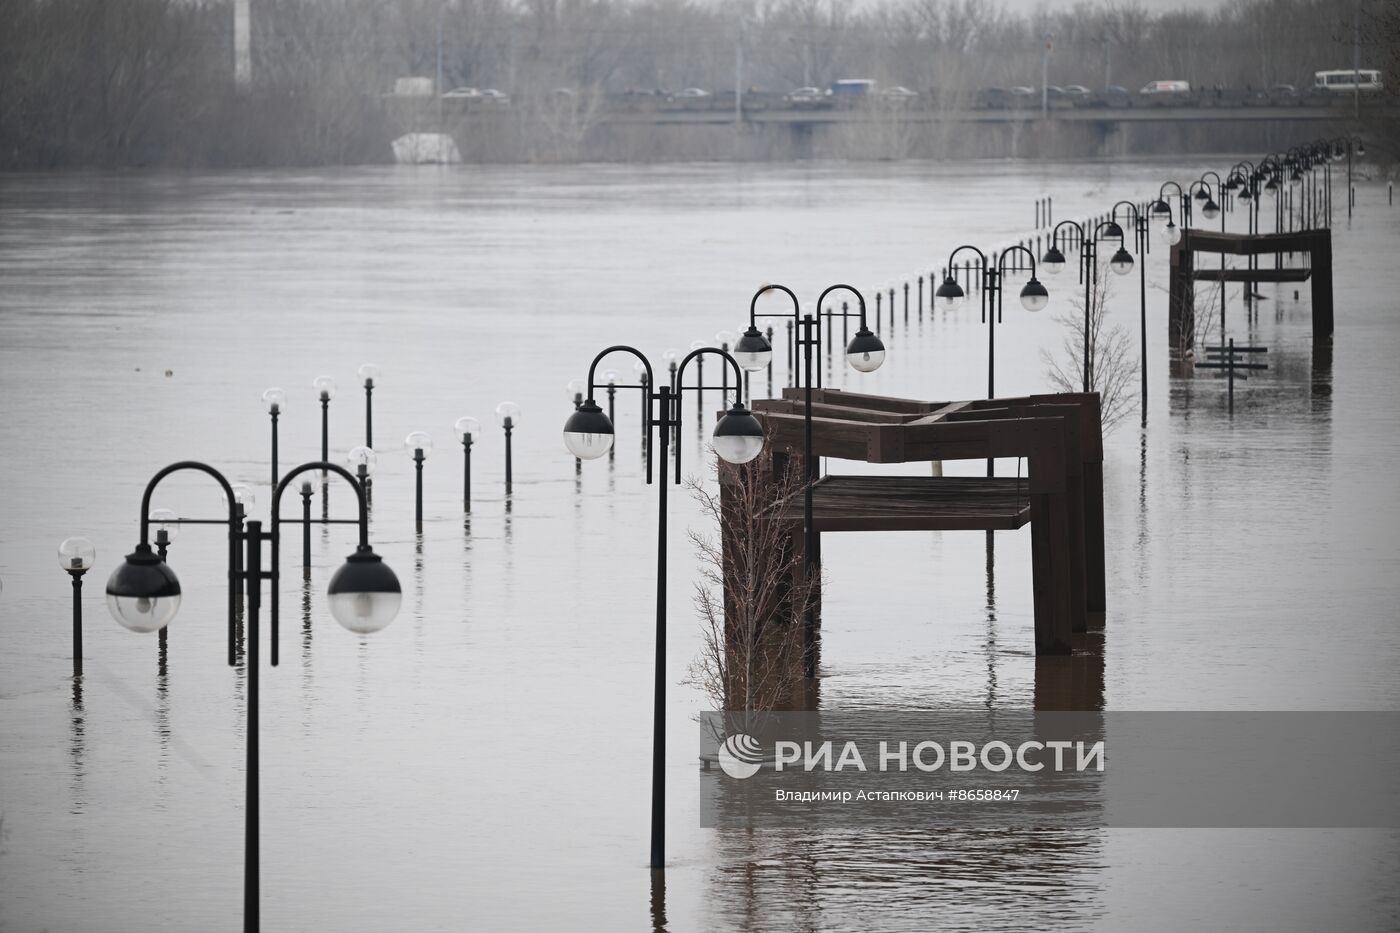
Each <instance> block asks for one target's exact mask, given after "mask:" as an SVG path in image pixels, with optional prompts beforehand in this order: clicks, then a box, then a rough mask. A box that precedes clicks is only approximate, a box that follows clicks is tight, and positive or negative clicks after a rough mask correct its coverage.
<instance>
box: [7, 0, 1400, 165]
mask: <svg viewBox="0 0 1400 933" xmlns="http://www.w3.org/2000/svg"><path fill="white" fill-rule="evenodd" d="M1357 10H1358V11H1359V14H1358V15H1359V16H1360V20H1359V21H1358V22H1356V23H1354V22H1353V13H1354V11H1353V8H1352V5H1351V4H1337V3H1335V2H1334V0H1236V2H1234V3H1233V4H1232V5H1230V6H1228V7H1226V8H1224V9H1222V10H1219V11H1215V12H1203V11H1183V10H1173V11H1164V12H1157V11H1151V10H1149V9H1148V8H1147V7H1146V6H1144V5H1141V4H1135V3H1126V2H1117V0H1099V2H1084V0H1081V2H1079V3H1076V4H1075V5H1073V6H1071V7H1061V6H1060V5H1049V6H1047V7H1046V8H1045V9H1043V10H1041V11H1040V12H1037V13H1034V14H1030V15H1014V14H1011V13H1008V12H1006V11H1005V10H1004V9H1002V8H1001V7H1000V6H998V5H997V4H996V3H995V2H993V0H885V2H882V3H876V4H874V5H870V6H854V5H852V4H850V3H849V2H846V0H714V2H708V3H700V2H693V0H251V13H252V20H251V21H252V37H251V50H252V80H251V84H250V85H249V86H247V87H246V88H240V87H237V86H235V82H234V77H233V73H234V67H233V41H234V40H233V29H234V26H233V20H234V13H233V0H102V2H95V0H0V24H3V28H0V167H3V168H9V169H21V168H61V167H84V166H93V167H125V166H145V165H161V166H175V167H179V166H211V167H218V166H234V165H313V164H345V163H363V162H375V161H384V160H385V159H387V158H388V151H389V149H388V142H389V140H390V139H392V137H393V136H394V135H395V134H396V133H397V132H398V131H400V130H401V129H402V126H400V125H398V124H397V123H396V116H395V113H394V112H393V109H392V108H391V107H389V106H388V104H387V102H386V98H385V95H386V94H387V93H388V92H389V91H390V90H391V89H392V88H393V86H394V81H395V79H396V78H399V77H406V76H425V77H430V78H432V79H434V80H435V81H436V80H437V79H438V77H439V69H440V74H441V82H442V88H443V89H444V90H445V89H448V88H452V87H457V86H474V87H479V88H484V87H495V88H500V89H502V90H504V91H506V92H507V93H509V94H510V95H511V97H512V101H513V102H512V107H513V108H515V109H516V110H517V111H518V115H519V120H518V121H517V123H518V124H519V125H518V126H517V127H516V128H515V130H514V131H513V132H515V133H516V134H517V135H518V136H519V137H520V138H519V139H516V140H514V143H515V145H513V146H512V147H511V148H510V150H509V151H510V152H511V153H513V154H514V157H521V158H531V159H541V160H548V159H561V158H568V157H569V156H570V153H571V152H574V151H576V148H577V147H576V146H570V145H567V144H562V143H561V138H563V139H564V142H565V143H567V142H568V141H570V140H572V141H574V142H576V141H577V139H578V138H579V137H581V136H582V135H583V134H585V133H586V132H587V131H588V130H589V127H590V126H591V124H592V121H593V120H594V118H595V117H596V114H597V111H598V109H599V107H598V101H599V100H600V99H601V98H602V97H603V96H604V95H606V94H619V93H625V92H628V91H633V92H654V91H658V90H660V91H667V90H676V89H680V88H685V87H699V88H704V89H707V90H713V91H724V90H729V91H732V90H733V89H734V88H735V87H736V82H742V84H741V86H742V87H744V88H745V89H764V90H770V91H788V90H791V89H793V88H796V87H803V86H816V87H823V86H826V85H829V84H830V83H831V82H832V81H834V80H836V79H839V78H853V77H855V78H871V79H874V80H876V81H878V82H880V83H881V84H884V85H895V84H898V85H904V86H907V87H910V88H914V89H916V90H936V91H938V92H939V94H940V95H941V96H948V95H957V94H959V93H968V94H970V93H972V92H974V91H976V90H977V89H979V88H985V87H1006V86H1011V85H1032V86H1034V85H1038V84H1040V76H1041V69H1042V62H1043V61H1044V62H1047V63H1048V77H1049V83H1051V84H1059V85H1067V84H1082V85H1086V86H1088V87H1091V88H1096V89H1099V88H1103V87H1104V86H1106V85H1109V84H1113V85H1120V86H1123V87H1127V88H1129V89H1130V90H1135V89H1136V88H1137V87H1139V86H1141V85H1143V84H1145V83H1146V82H1148V81H1152V80H1157V79H1183V80H1187V81H1190V82H1191V83H1192V84H1193V85H1198V86H1206V87H1211V86H1215V85H1220V86H1223V87H1233V88H1243V87H1255V88H1266V87H1269V86H1271V85H1275V84H1292V85H1295V86H1297V87H1298V88H1299V89H1300V90H1302V89H1305V88H1306V87H1307V86H1309V85H1311V83H1312V74H1313V72H1314V71H1319V70H1324V69H1332V68H1346V67H1350V65H1351V58H1352V48H1351V47H1352V39H1353V34H1354V27H1355V26H1358V25H1359V27H1360V28H1359V29H1356V30H1355V32H1356V33H1357V34H1359V35H1360V37H1361V40H1362V42H1363V45H1364V48H1363V52H1362V62H1361V67H1363V68H1364V67H1382V68H1390V69H1391V70H1389V71H1388V72H1387V74H1386V77H1387V78H1388V79H1390V80H1391V81H1392V82H1394V81H1395V80H1397V79H1400V74H1397V73H1396V72H1395V70H1394V68H1395V67H1397V66H1396V64H1395V62H1396V55H1395V49H1396V46H1397V38H1396V33H1395V29H1394V26H1395V17H1396V13H1395V8H1394V4H1393V0H1361V5H1360V7H1358V8H1357ZM1388 29H1389V31H1387V30H1388ZM1047 45H1048V49H1047ZM1047 55H1048V58H1047V57H1046V56H1047ZM561 134H562V135H561ZM643 157H644V153H643Z"/></svg>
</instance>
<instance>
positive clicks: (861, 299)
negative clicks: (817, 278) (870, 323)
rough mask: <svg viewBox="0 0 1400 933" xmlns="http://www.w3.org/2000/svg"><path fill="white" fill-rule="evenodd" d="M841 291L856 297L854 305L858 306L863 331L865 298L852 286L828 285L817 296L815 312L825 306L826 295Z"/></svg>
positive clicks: (864, 327) (841, 284)
mask: <svg viewBox="0 0 1400 933" xmlns="http://www.w3.org/2000/svg"><path fill="white" fill-rule="evenodd" d="M841 290H844V291H848V292H850V293H851V294H852V295H855V296H856V303H857V304H858V305H860V329H861V330H865V329H866V326H865V296H864V295H862V294H861V293H860V289H858V288H856V287H855V286H854V285H845V284H843V283H837V284H836V285H828V286H827V287H826V288H824V289H823V290H822V293H821V294H820V295H819V296H817V311H818V312H820V311H821V309H822V308H823V307H825V306H826V296H827V295H830V294H831V293H832V292H834V291H841Z"/></svg>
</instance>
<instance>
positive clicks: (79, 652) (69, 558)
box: [58, 538, 97, 677]
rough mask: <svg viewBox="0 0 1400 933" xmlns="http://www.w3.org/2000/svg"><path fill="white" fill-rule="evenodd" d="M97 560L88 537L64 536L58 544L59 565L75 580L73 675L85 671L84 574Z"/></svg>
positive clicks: (95, 551) (77, 675) (95, 549)
mask: <svg viewBox="0 0 1400 933" xmlns="http://www.w3.org/2000/svg"><path fill="white" fill-rule="evenodd" d="M96 560H97V548H95V547H93V544H92V542H91V541H89V540H88V539H87V538H64V539H63V542H62V543H61V544H59V546H58V566H60V567H62V568H63V569H64V570H66V571H67V572H68V576H69V577H71V578H72V580H73V676H74V677H79V676H81V675H82V673H83V574H85V573H87V572H88V571H89V570H91V569H92V565H93V563H94V562H95V561H96Z"/></svg>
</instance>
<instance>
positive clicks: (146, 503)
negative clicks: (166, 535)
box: [138, 460, 241, 667]
mask: <svg viewBox="0 0 1400 933" xmlns="http://www.w3.org/2000/svg"><path fill="white" fill-rule="evenodd" d="M182 470H196V471H198V472H200V473H206V474H208V475H209V476H212V477H213V478H214V481H215V482H217V483H218V484H219V487H220V488H221V489H223V491H224V498H225V499H226V500H227V501H228V664H229V667H233V666H234V664H235V663H236V662H237V658H236V657H235V643H236V640H237V639H236V638H235V635H234V622H235V619H236V617H237V615H238V610H237V605H238V576H237V574H235V573H234V570H233V568H234V567H237V566H238V537H239V532H240V530H241V529H240V528H239V527H238V526H239V522H238V511H237V505H236V503H235V502H234V497H233V487H232V486H231V485H229V481H228V479H227V478H226V477H225V476H224V474H222V473H220V472H219V471H218V470H216V469H214V468H213V467H211V466H210V465H209V464H207V463H200V462H199V461H198V460H181V461H179V462H178V463H172V464H170V466H168V467H166V468H165V469H163V470H161V471H160V472H159V473H157V474H156V475H155V476H152V477H151V479H150V482H148V483H146V491H145V492H144V493H142V495H141V543H140V545H138V547H144V548H147V549H149V548H150V546H151V538H150V528H151V494H152V493H154V492H155V491H156V486H157V485H159V484H160V481H161V480H163V479H165V478H166V477H167V476H169V475H170V474H171V473H178V472H180V471H182Z"/></svg>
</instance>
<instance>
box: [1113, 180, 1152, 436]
mask: <svg viewBox="0 0 1400 933" xmlns="http://www.w3.org/2000/svg"><path fill="white" fill-rule="evenodd" d="M1120 207H1122V208H1127V210H1129V211H1131V212H1132V221H1133V245H1134V247H1135V248H1136V249H1137V252H1138V256H1139V257H1140V260H1139V262H1138V317H1139V321H1140V324H1141V326H1142V340H1141V343H1142V363H1141V379H1142V423H1143V424H1147V254H1148V253H1149V252H1151V246H1150V245H1149V244H1150V243H1151V236H1150V235H1149V233H1150V231H1149V230H1148V221H1147V218H1146V217H1144V216H1142V211H1141V210H1139V209H1138V206H1137V205H1136V204H1134V203H1133V202H1132V201H1119V202H1118V203H1117V204H1115V205H1113V214H1112V215H1111V216H1112V218H1113V221H1114V222H1115V223H1117V221H1118V209H1119V208H1120Z"/></svg>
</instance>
